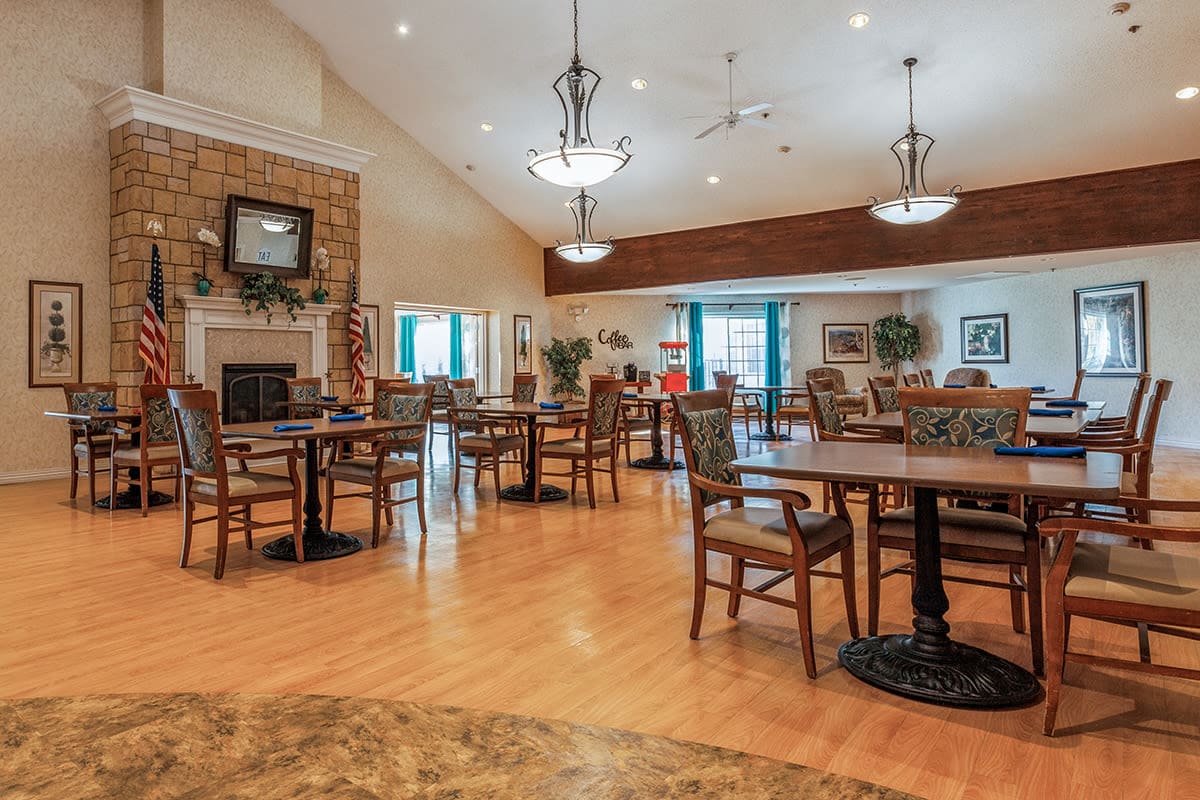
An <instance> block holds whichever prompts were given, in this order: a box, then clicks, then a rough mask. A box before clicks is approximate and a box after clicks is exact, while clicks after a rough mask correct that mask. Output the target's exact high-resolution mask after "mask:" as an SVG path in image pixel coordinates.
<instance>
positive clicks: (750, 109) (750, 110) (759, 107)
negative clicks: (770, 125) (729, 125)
mask: <svg viewBox="0 0 1200 800" xmlns="http://www.w3.org/2000/svg"><path fill="white" fill-rule="evenodd" d="M774 107H775V104H774V103H758V104H756V105H752V106H747V107H746V108H743V109H742V110H741V111H739V112H737V113H738V116H741V117H748V116H750V115H751V114H757V113H758V112H760V111H766V110H767V109H768V108H774Z"/></svg>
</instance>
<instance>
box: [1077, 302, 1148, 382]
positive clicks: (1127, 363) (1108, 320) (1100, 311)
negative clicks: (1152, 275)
mask: <svg viewBox="0 0 1200 800" xmlns="http://www.w3.org/2000/svg"><path fill="white" fill-rule="evenodd" d="M1145 286H1146V285H1145V282H1143V281H1138V282H1136V283H1121V284H1117V285H1115V286H1097V287H1095V288H1092V289H1076V290H1075V364H1076V368H1077V369H1085V370H1087V374H1088V375H1095V376H1099V377H1106V376H1109V377H1124V376H1130V375H1137V374H1138V373H1141V372H1145V371H1146V305H1145Z"/></svg>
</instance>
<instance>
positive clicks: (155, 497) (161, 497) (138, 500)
mask: <svg viewBox="0 0 1200 800" xmlns="http://www.w3.org/2000/svg"><path fill="white" fill-rule="evenodd" d="M174 502H175V496H174V495H170V494H167V493H166V492H151V493H150V505H151V506H165V505H166V504H167V503H174ZM111 505H112V498H111V496H110V497H101V498H100V499H99V500H97V501H96V508H110V507H111ZM141 507H142V490H141V489H139V488H138V487H136V486H134V487H132V488H130V489H126V490H125V491H123V492H117V508H118V509H122V508H141Z"/></svg>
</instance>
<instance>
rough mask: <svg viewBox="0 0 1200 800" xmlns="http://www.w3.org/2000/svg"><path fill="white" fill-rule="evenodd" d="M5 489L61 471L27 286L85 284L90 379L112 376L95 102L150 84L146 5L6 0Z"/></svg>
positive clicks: (0, 315)
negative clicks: (34, 383)
mask: <svg viewBox="0 0 1200 800" xmlns="http://www.w3.org/2000/svg"><path fill="white" fill-rule="evenodd" d="M2 5H3V19H4V24H3V25H0V76H2V77H0V86H2V87H3V90H2V92H3V97H4V113H3V114H0V161H2V162H3V163H4V165H5V169H6V184H5V191H4V193H3V200H2V201H0V209H2V211H0V242H3V247H4V252H5V254H6V255H5V257H4V259H3V262H4V283H3V286H4V290H3V291H2V292H0V319H3V320H4V321H5V324H6V326H7V331H6V335H5V336H0V385H2V386H3V387H4V392H5V399H4V405H3V408H4V411H3V414H2V415H0V419H3V421H4V423H5V428H6V430H7V431H8V432H9V435H8V436H6V437H5V442H4V446H3V447H0V480H3V479H5V478H6V477H8V478H12V477H14V476H19V475H22V474H36V473H38V472H43V471H45V470H51V469H64V468H65V466H66V459H67V455H66V452H67V436H66V433H65V432H64V427H63V423H62V421H61V420H51V419H46V418H44V417H42V411H43V410H45V409H61V408H62V407H63V404H64V400H63V394H62V390H61V389H58V388H53V389H28V388H26V387H27V385H28V372H27V371H28V353H27V350H28V346H27V345H26V332H27V330H28V324H29V313H28V308H27V306H28V303H29V280H30V279H37V280H56V281H72V282H77V283H82V284H83V285H84V287H83V301H84V312H83V324H84V347H83V377H84V378H85V379H88V380H107V379H108V359H109V353H108V338H109V311H108V308H109V288H108V238H109V237H108V234H109V208H108V203H109V201H108V124H107V123H106V122H105V120H104V116H103V115H102V114H101V113H100V112H99V111H97V110H96V109H95V108H93V104H94V103H95V102H96V100H98V99H99V98H101V97H103V96H104V95H105V94H107V93H108V92H110V91H112V89H113V88H115V87H117V86H120V85H122V84H126V83H130V84H135V85H136V84H138V83H140V82H141V79H142V50H141V42H142V16H141V3H138V2H131V1H130V0H73V1H72V2H67V1H65V0H64V2H45V1H44V0H43V1H42V2H37V1H35V0H4V2H3V4H2Z"/></svg>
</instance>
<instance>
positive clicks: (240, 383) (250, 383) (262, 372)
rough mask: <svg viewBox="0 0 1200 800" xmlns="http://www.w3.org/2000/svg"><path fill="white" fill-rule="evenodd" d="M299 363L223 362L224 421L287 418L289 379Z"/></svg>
mask: <svg viewBox="0 0 1200 800" xmlns="http://www.w3.org/2000/svg"><path fill="white" fill-rule="evenodd" d="M294 377H296V365H295V364H223V365H222V366H221V399H222V402H221V422H222V423H224V424H227V425H228V424H236V423H239V422H266V421H270V420H277V419H287V416H288V407H287V399H288V392H287V379H288V378H294Z"/></svg>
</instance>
